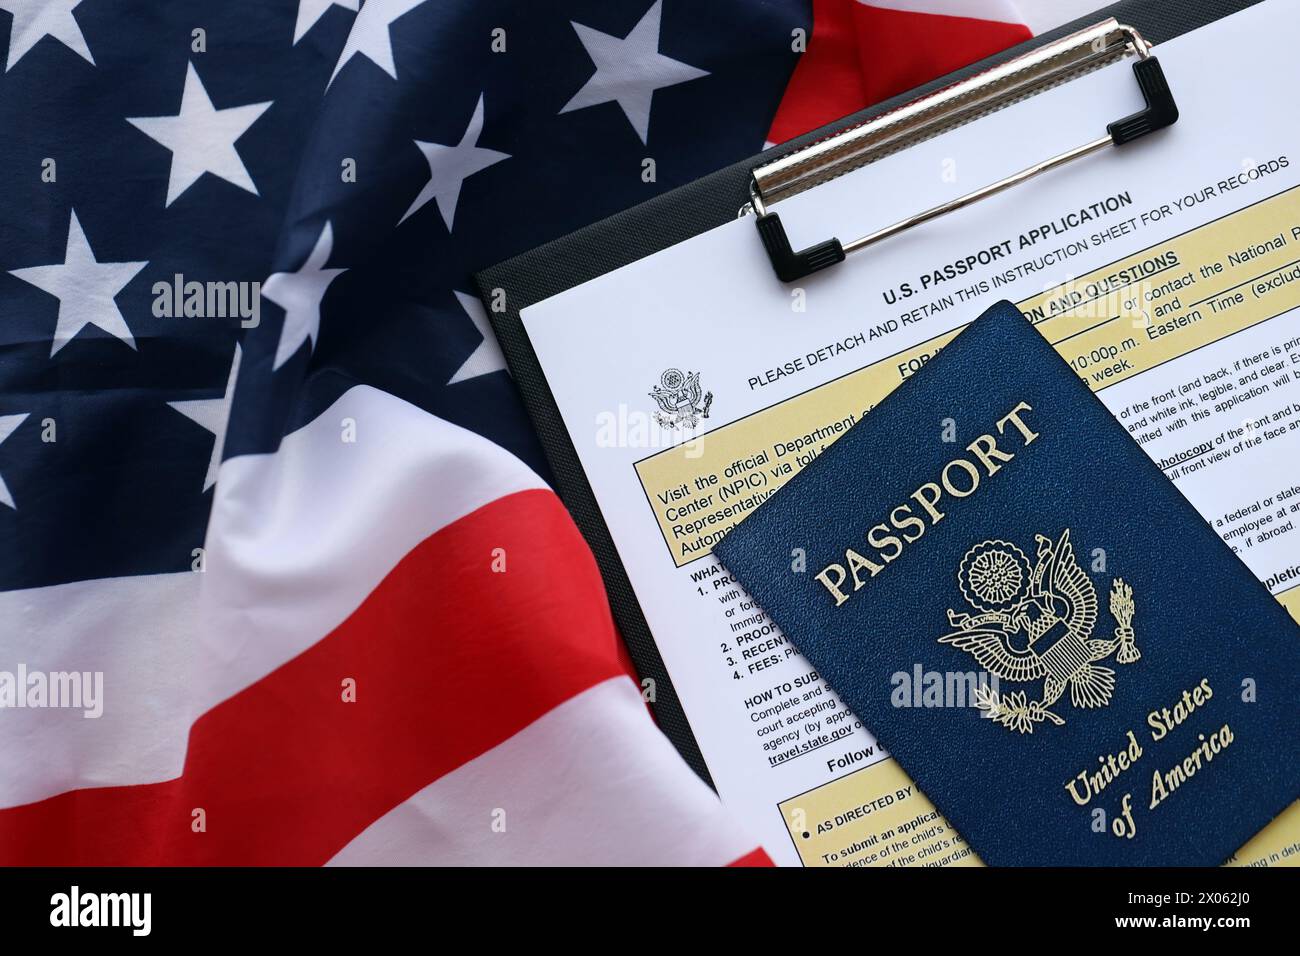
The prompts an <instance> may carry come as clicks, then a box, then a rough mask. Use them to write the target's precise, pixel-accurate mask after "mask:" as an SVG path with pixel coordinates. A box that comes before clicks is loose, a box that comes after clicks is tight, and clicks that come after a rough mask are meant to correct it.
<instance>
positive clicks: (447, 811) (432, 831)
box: [329, 677, 755, 866]
mask: <svg viewBox="0 0 1300 956" xmlns="http://www.w3.org/2000/svg"><path fill="white" fill-rule="evenodd" d="M754 848H755V844H754V841H753V840H752V839H750V838H747V837H746V836H744V835H743V834H742V833H741V832H740V830H739V828H738V827H737V826H736V825H735V823H734V822H733V821H732V820H731V819H730V818H729V817H728V816H727V815H726V813H724V811H723V810H722V806H721V804H719V803H718V799H717V797H716V796H715V795H714V793H713V791H712V790H710V789H709V788H708V787H707V786H706V785H705V784H704V782H703V781H701V780H700V779H699V778H698V777H696V776H695V775H694V774H693V773H691V772H690V771H689V770H688V769H687V768H686V767H685V765H684V764H683V763H682V760H681V757H679V756H678V755H677V752H676V751H675V750H673V748H672V745H671V744H670V743H669V742H668V740H667V739H666V738H665V737H664V736H663V734H662V733H660V732H659V729H658V728H657V727H655V726H654V724H653V723H651V721H650V720H649V719H648V718H647V715H646V710H645V703H644V702H643V701H642V699H641V695H640V693H638V691H637V688H636V685H634V684H633V683H632V682H631V681H630V680H629V679H628V678H626V677H616V678H612V679H611V680H607V681H604V682H603V683H600V684H597V685H596V686H594V687H592V688H590V689H588V690H586V691H583V692H582V693H581V694H578V695H576V696H574V697H572V698H570V699H569V700H568V701H566V702H565V703H563V704H560V705H559V706H558V707H555V708H554V709H553V710H551V711H550V712H548V713H547V714H546V715H545V716H543V717H540V718H538V719H537V720H536V721H534V722H533V723H531V724H529V725H528V726H527V727H525V728H524V729H523V730H521V731H520V732H519V733H517V734H515V735H514V736H513V737H511V738H510V739H509V740H506V741H505V742H503V743H501V744H499V745H498V746H496V747H494V748H493V749H491V750H489V751H487V752H486V753H484V754H482V755H481V756H479V757H477V758H475V759H474V760H471V761H470V762H469V763H467V764H464V765H463V766H461V767H460V768H459V769H457V770H454V771H452V772H451V773H449V774H447V775H446V776H443V777H440V778H439V779H438V780H436V781H434V782H433V783H431V784H429V786H427V787H425V788H424V789H423V790H421V791H420V792H419V793H417V794H415V795H414V796H413V797H411V799H409V800H407V801H406V802H405V803H403V804H401V805H400V806H398V807H396V808H394V809H393V810H391V811H389V812H388V813H387V814H385V815H384V816H382V817H380V818H379V819H378V820H376V821H375V822H374V823H373V824H371V825H370V826H369V827H367V828H366V829H365V830H364V831H362V832H361V833H360V834H359V835H358V836H357V837H356V838H355V839H354V840H352V842H351V843H349V844H348V845H347V846H345V847H344V848H343V849H342V850H340V851H339V853H338V854H337V855H336V856H335V857H334V858H333V859H332V860H331V861H330V863H329V865H331V866H420V865H446V866H467V865H484V866H530V865H531V866H543V865H549V866H587V865H606V866H618V865H627V866H635V865H640V866H657V865H674V866H697V865H698V866H719V865H723V864H727V863H731V862H732V861H734V860H737V859H739V858H740V857H742V856H744V855H745V854H747V853H749V852H751V851H752V850H754Z"/></svg>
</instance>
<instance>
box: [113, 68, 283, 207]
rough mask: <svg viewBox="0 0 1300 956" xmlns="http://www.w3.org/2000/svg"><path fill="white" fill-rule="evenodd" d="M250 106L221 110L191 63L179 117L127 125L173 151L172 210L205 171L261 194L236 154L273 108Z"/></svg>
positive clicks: (145, 119) (135, 120)
mask: <svg viewBox="0 0 1300 956" xmlns="http://www.w3.org/2000/svg"><path fill="white" fill-rule="evenodd" d="M270 105H271V104H270V103H269V102H266V103H250V104H248V105H247V106H230V107H226V108H225V109H217V108H216V107H214V106H213V105H212V100H211V99H210V98H209V97H208V91H207V90H206V89H204V88H203V82H202V81H201V80H200V79H199V74H198V71H197V70H195V69H194V64H193V63H189V64H186V67H185V89H184V91H183V92H182V93H181V108H180V112H178V113H177V114H176V115H175V116H141V117H135V118H131V117H128V118H127V122H128V123H130V124H131V125H132V126H134V127H135V128H136V129H138V130H140V132H142V133H144V134H145V135H146V136H148V137H149V138H150V139H153V140H156V141H157V142H159V143H161V144H162V145H163V146H165V147H167V149H169V150H171V154H172V165H171V172H170V174H169V175H168V177H167V202H166V203H164V205H165V206H170V205H171V204H172V203H173V202H174V201H175V199H176V197H177V196H179V195H180V194H181V193H183V192H185V190H187V189H189V188H190V187H191V186H193V185H194V183H195V182H196V181H197V180H198V178H199V177H200V176H202V175H203V174H204V173H212V174H213V175H214V176H220V177H221V178H222V179H224V180H225V181H226V182H228V183H234V184H235V185H236V186H238V187H239V188H240V189H246V190H248V191H249V192H250V193H252V194H253V195H255V196H256V195H258V192H257V187H256V186H255V185H253V178H252V177H251V176H250V175H249V174H248V169H247V167H245V166H244V161H243V160H242V159H240V158H239V153H238V152H237V151H236V150H235V140H237V139H239V137H241V136H243V135H244V133H245V132H247V131H248V128H249V127H250V126H252V125H253V124H254V123H255V122H257V118H258V117H259V116H261V115H262V113H264V112H265V111H266V108H267V107H268V106H270Z"/></svg>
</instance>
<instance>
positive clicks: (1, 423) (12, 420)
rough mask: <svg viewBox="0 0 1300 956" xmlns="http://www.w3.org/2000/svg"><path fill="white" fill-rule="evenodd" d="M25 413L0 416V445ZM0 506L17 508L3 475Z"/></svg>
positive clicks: (0, 477) (1, 476)
mask: <svg viewBox="0 0 1300 956" xmlns="http://www.w3.org/2000/svg"><path fill="white" fill-rule="evenodd" d="M27 414H28V413H27V412H24V413H23V414H21V415H0V445H3V444H4V440H5V439H6V438H8V437H9V436H10V435H12V434H13V433H14V429H15V428H17V427H18V426H19V425H21V424H22V423H23V420H24V419H25V418H26V417H27ZM0 505H8V506H9V507H10V508H13V509H14V510H17V509H18V506H17V505H16V504H14V496H13V495H12V494H10V492H9V486H8V485H6V484H5V478H4V475H0Z"/></svg>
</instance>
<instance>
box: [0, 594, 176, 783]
mask: <svg viewBox="0 0 1300 956" xmlns="http://www.w3.org/2000/svg"><path fill="white" fill-rule="evenodd" d="M199 577H200V576H199V575H197V574H194V573H190V572H185V573H180V574H151V575H141V576H139V577H128V578H105V579H103V580H97V581H76V582H73V583H71V584H60V585H57V586H54V587H47V588H31V589H29V590H24V591H4V592H0V621H3V622H4V623H3V627H4V633H5V639H4V648H3V658H0V670H4V671H8V672H10V673H15V672H16V671H17V669H18V666H19V665H25V666H26V667H27V669H28V671H29V672H32V671H42V672H44V673H46V674H49V673H55V672H60V671H81V672H90V673H92V674H93V673H94V672H96V671H99V672H102V673H103V675H104V677H103V698H104V700H103V714H102V715H101V716H100V717H98V718H93V719H88V718H86V717H84V716H83V711H82V710H76V709H52V708H48V707H47V708H40V709H30V708H15V709H9V708H5V709H4V710H0V806H4V807H9V806H16V805H18V804H23V803H30V802H32V801H35V800H41V799H44V798H45V797H49V796H53V795H54V794H56V793H61V792H63V791H64V790H71V789H74V788H77V787H99V786H110V785H114V784H133V783H149V782H154V781H158V780H169V779H171V778H172V777H175V776H176V775H177V774H179V773H180V771H181V766H182V764H183V762H184V760H185V740H186V736H187V735H188V732H189V726H190V722H191V721H192V719H193V717H194V716H195V715H194V714H192V712H191V704H192V702H191V700H190V696H189V680H188V675H189V673H190V661H191V656H192V654H193V650H194V643H195V638H196V628H197V626H198V621H197V619H196V618H195V615H194V608H195V607H196V606H197V604H198V595H199Z"/></svg>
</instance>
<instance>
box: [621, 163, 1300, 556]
mask: <svg viewBox="0 0 1300 956" xmlns="http://www.w3.org/2000/svg"><path fill="white" fill-rule="evenodd" d="M1018 305H1019V306H1020V308H1021V309H1022V310H1023V311H1024V312H1025V313H1026V314H1027V315H1029V316H1030V318H1031V319H1033V320H1034V322H1035V324H1036V326H1037V327H1038V329H1039V330H1040V331H1041V332H1042V333H1043V335H1045V336H1046V337H1047V338H1048V340H1049V341H1051V342H1052V343H1053V344H1054V345H1055V346H1056V348H1057V351H1059V352H1060V353H1061V355H1062V356H1063V357H1064V358H1065V359H1066V360H1067V361H1068V362H1069V363H1070V365H1071V367H1073V368H1074V370H1075V371H1076V372H1078V373H1079V375H1080V376H1081V377H1082V378H1083V379H1084V381H1086V382H1087V383H1088V385H1089V386H1090V387H1092V388H1093V389H1094V390H1097V389H1101V388H1105V387H1106V386H1108V385H1113V384H1115V383H1116V382H1121V381H1123V380H1124V379H1127V378H1131V377H1132V376H1134V375H1138V374H1140V373H1142V372H1144V371H1147V370H1148V369H1151V368H1154V367H1155V366H1157V365H1160V364H1162V363H1164V362H1167V361H1169V360H1170V359H1173V358H1177V357H1178V356H1180V355H1184V354H1186V353H1187V352H1190V351H1192V350H1193V349H1196V348H1200V347H1201V346H1203V345H1206V344H1208V343H1210V342H1214V341H1217V340H1219V339H1222V338H1224V337H1225V336H1228V335H1231V334H1233V333H1234V332H1238V331H1240V330H1242V329H1244V328H1248V327H1249V326H1252V325H1255V324H1257V323H1259V322H1263V321H1265V320H1267V319H1269V318H1272V317H1274V316H1276V315H1279V314H1281V313H1283V312H1286V311H1288V310H1290V309H1293V308H1295V307H1297V306H1300V187H1297V188H1295V189H1291V190H1288V191H1287V192H1285V193H1282V194H1280V195H1278V196H1275V197H1273V198H1272V199H1268V200H1265V201H1263V202H1260V203H1257V204H1256V205H1254V206H1251V207H1249V208H1246V209H1243V210H1240V211H1238V212H1236V213H1233V214H1232V215H1230V216H1226V217H1224V218H1223V219H1220V220H1217V221H1216V222H1212V223H1208V224H1206V225H1204V226H1202V227H1201V228H1199V229H1196V230H1193V231H1191V232H1189V233H1186V234H1184V235H1182V236H1177V237H1175V238H1173V239H1170V240H1169V241H1168V242H1163V243H1160V244H1158V245H1155V246H1151V247H1149V248H1147V249H1144V250H1143V251H1141V252H1139V253H1137V254H1136V255H1133V256H1130V257H1128V258H1126V259H1122V260H1119V261H1117V262H1115V263H1112V264H1111V265H1108V266H1104V267H1102V268H1101V269H1098V270H1096V271H1095V272H1092V273H1089V274H1088V275H1085V276H1083V277H1082V278H1080V279H1077V280H1074V281H1072V282H1069V283H1066V284H1064V285H1060V286H1057V287H1055V288H1053V289H1051V290H1049V291H1047V292H1045V293H1043V294H1041V295H1038V296H1035V297H1034V298H1032V299H1027V300H1025V301H1023V302H1020V303H1018ZM958 331H960V330H954V331H952V332H947V333H945V334H943V335H941V336H937V337H935V338H932V339H930V340H929V341H927V342H923V343H921V344H920V345H917V346H915V347H913V348H908V349H904V350H903V351H901V352H898V353H896V354H894V355H891V356H890V357H889V358H886V359H883V360H881V361H879V362H876V363H875V364H873V365H869V366H867V367H866V368H863V369H859V370H858V371H856V372H852V373H850V374H848V375H846V376H844V377H842V378H839V379H836V380H835V381H832V382H828V383H826V384H824V385H821V386H819V387H818V388H815V389H812V390H811V391H808V392H804V393H803V394H802V395H797V396H795V397H793V398H790V399H788V400H786V401H784V402H782V403H781V404H779V405H775V406H773V407H771V408H768V409H764V410H763V411H760V412H756V413H754V414H753V415H750V416H748V417H747V418H742V419H740V420H738V421H735V422H732V423H730V424H728V425H725V426H723V427H722V428H719V429H717V430H715V431H712V432H710V433H708V434H707V435H704V436H703V437H701V438H699V439H696V440H694V441H690V442H687V443H685V444H683V445H678V446H676V447H675V448H670V449H667V450H665V451H662V452H659V453H658V454H655V455H652V456H650V457H649V458H646V459H643V460H642V461H640V462H638V463H637V465H636V469H637V474H638V477H639V478H640V480H641V484H642V487H643V488H644V489H645V493H646V498H647V500H648V501H649V502H650V507H651V508H652V509H653V510H654V513H655V517H656V519H657V520H658V522H659V528H660V531H661V532H662V533H663V537H664V541H665V542H666V543H667V545H668V549H669V551H670V552H671V554H672V558H673V561H674V563H675V564H676V565H677V566H678V567H680V566H682V565H684V564H687V563H688V562H690V561H694V560H696V559H698V558H702V557H704V556H705V555H707V554H709V553H710V552H711V551H712V550H713V545H714V544H716V543H717V542H718V541H719V540H721V538H722V537H723V535H725V534H726V532H727V531H729V530H730V529H731V528H732V527H734V526H735V525H736V524H738V523H739V522H740V521H741V520H742V519H743V518H744V517H745V516H746V515H747V514H749V512H751V511H752V510H754V509H755V508H757V507H758V505H760V504H761V503H762V502H763V501H764V500H766V499H767V498H768V497H769V496H770V495H771V494H772V493H773V492H774V491H776V489H777V488H779V487H780V486H781V485H783V484H785V482H787V481H789V480H790V478H792V477H793V476H794V475H795V473H796V472H798V471H799V469H801V468H802V467H803V466H804V465H806V464H808V462H810V461H812V459H813V458H815V457H816V456H817V455H818V454H820V453H821V451H822V450H824V449H825V448H826V447H827V446H828V445H830V444H831V443H832V442H834V441H835V440H836V439H837V438H839V437H840V435H842V434H844V432H845V431H847V430H848V428H849V427H850V426H851V425H853V424H854V423H855V422H856V421H857V420H858V419H859V418H861V417H862V416H863V415H864V414H865V413H866V412H868V411H869V410H870V409H872V408H874V407H875V406H876V404H878V403H879V402H880V400H881V399H882V398H884V397H885V396H886V395H888V394H889V393H890V392H891V391H893V390H894V388H896V387H897V386H898V384H899V383H900V382H902V381H903V380H904V379H905V378H907V377H908V376H909V375H910V374H912V372H914V371H915V370H916V369H918V368H920V367H921V366H922V365H923V364H925V362H927V361H929V359H931V358H933V357H934V355H935V354H936V353H937V352H938V351H939V350H940V349H942V348H943V347H944V346H945V345H947V344H948V343H949V342H950V341H952V339H953V338H955V337H956V335H957V333H958Z"/></svg>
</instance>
